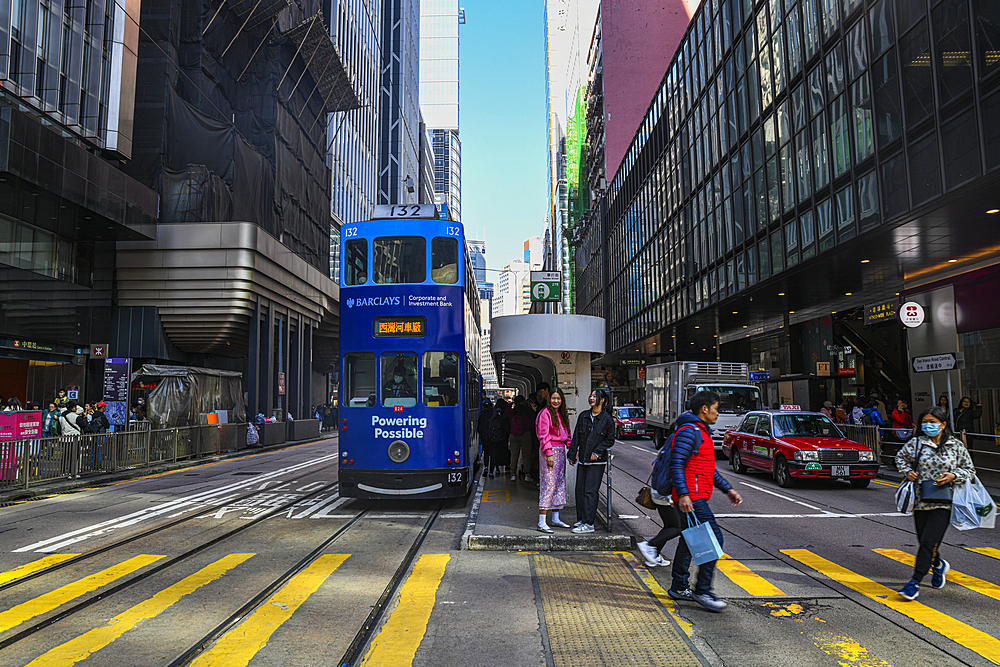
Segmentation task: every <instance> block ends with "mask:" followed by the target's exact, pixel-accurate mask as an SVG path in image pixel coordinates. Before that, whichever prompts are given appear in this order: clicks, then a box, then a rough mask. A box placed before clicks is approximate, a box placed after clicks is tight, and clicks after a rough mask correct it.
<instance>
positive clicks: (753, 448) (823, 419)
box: [722, 406, 879, 489]
mask: <svg viewBox="0 0 1000 667" xmlns="http://www.w3.org/2000/svg"><path fill="white" fill-rule="evenodd" d="M786 407H787V408H789V409H783V410H755V411H753V412H749V413H747V415H746V416H745V417H744V418H743V421H741V422H740V424H739V426H737V427H736V428H733V429H731V430H729V431H728V432H727V433H726V436H725V440H724V441H723V445H722V451H723V453H724V454H725V455H726V456H727V457H728V458H729V463H730V465H732V467H733V470H735V471H736V472H738V473H744V472H746V471H747V468H755V469H757V470H764V471H767V472H770V473H771V474H772V475H774V481H775V482H777V483H778V485H779V486H782V487H786V488H787V487H790V486H793V485H794V484H795V482H796V480H799V479H845V480H848V481H849V482H850V483H851V486H853V487H856V488H859V489H864V488H866V487H867V486H868V485H869V484H871V480H872V479H873V478H874V477H875V475H876V474H877V473H878V465H879V464H878V461H877V460H876V459H875V452H873V451H872V450H871V449H870V448H868V447H866V446H864V445H861V444H858V443H856V442H854V441H853V440H848V439H847V438H845V437H844V434H843V433H841V432H840V429H838V428H837V425H836V424H834V423H833V422H832V421H831V420H830V419H829V417H827V416H826V415H824V414H821V413H819V412H806V411H803V410H799V409H798V406H786Z"/></svg>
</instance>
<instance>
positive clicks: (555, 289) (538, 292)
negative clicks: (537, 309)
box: [531, 271, 562, 301]
mask: <svg viewBox="0 0 1000 667" xmlns="http://www.w3.org/2000/svg"><path fill="white" fill-rule="evenodd" d="M561 288H562V272H561V271H532V272H531V300H532V301H562V289H561Z"/></svg>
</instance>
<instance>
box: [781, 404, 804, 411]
mask: <svg viewBox="0 0 1000 667" xmlns="http://www.w3.org/2000/svg"><path fill="white" fill-rule="evenodd" d="M781 409H782V410H801V409H802V408H800V407H799V406H797V405H782V406H781Z"/></svg>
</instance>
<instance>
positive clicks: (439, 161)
mask: <svg viewBox="0 0 1000 667" xmlns="http://www.w3.org/2000/svg"><path fill="white" fill-rule="evenodd" d="M464 22H465V12H464V10H463V9H461V8H460V7H459V6H458V0H423V1H422V2H421V3H420V108H421V110H422V111H423V114H424V121H425V122H426V123H427V127H428V130H429V132H430V134H431V137H432V141H433V148H434V191H435V196H436V200H437V204H438V206H439V207H440V208H447V209H448V211H449V212H450V214H451V218H452V219H453V220H461V211H462V144H461V141H460V140H459V83H458V67H459V51H458V49H459V36H458V27H459V25H461V24H462V23H464Z"/></svg>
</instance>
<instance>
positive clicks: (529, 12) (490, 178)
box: [459, 0, 548, 280]
mask: <svg viewBox="0 0 1000 667" xmlns="http://www.w3.org/2000/svg"><path fill="white" fill-rule="evenodd" d="M462 4H463V6H464V7H465V16H466V20H467V23H466V24H465V25H464V26H462V27H461V33H460V35H461V42H460V44H461V47H460V48H461V52H460V70H459V72H460V74H459V75H460V77H461V98H460V103H461V111H460V113H461V119H460V122H461V139H462V223H463V224H464V225H465V233H466V235H467V236H468V238H470V239H480V238H482V236H483V229H484V228H485V230H486V239H485V240H486V260H487V267H488V268H491V269H499V268H500V267H502V266H503V265H504V264H506V263H507V262H509V261H510V260H512V259H521V258H522V257H523V254H524V240H525V239H526V238H528V237H530V236H541V235H542V233H543V232H544V224H545V212H546V209H547V208H548V180H547V175H546V174H547V172H548V163H547V158H546V155H547V154H548V138H547V133H548V125H547V122H546V113H545V97H546V92H545V3H544V2H541V1H540V0H503V1H502V2H496V1H495V0H464V2H463V3H462ZM487 275H488V277H489V279H490V280H495V279H496V275H497V274H495V273H490V274H487Z"/></svg>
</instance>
